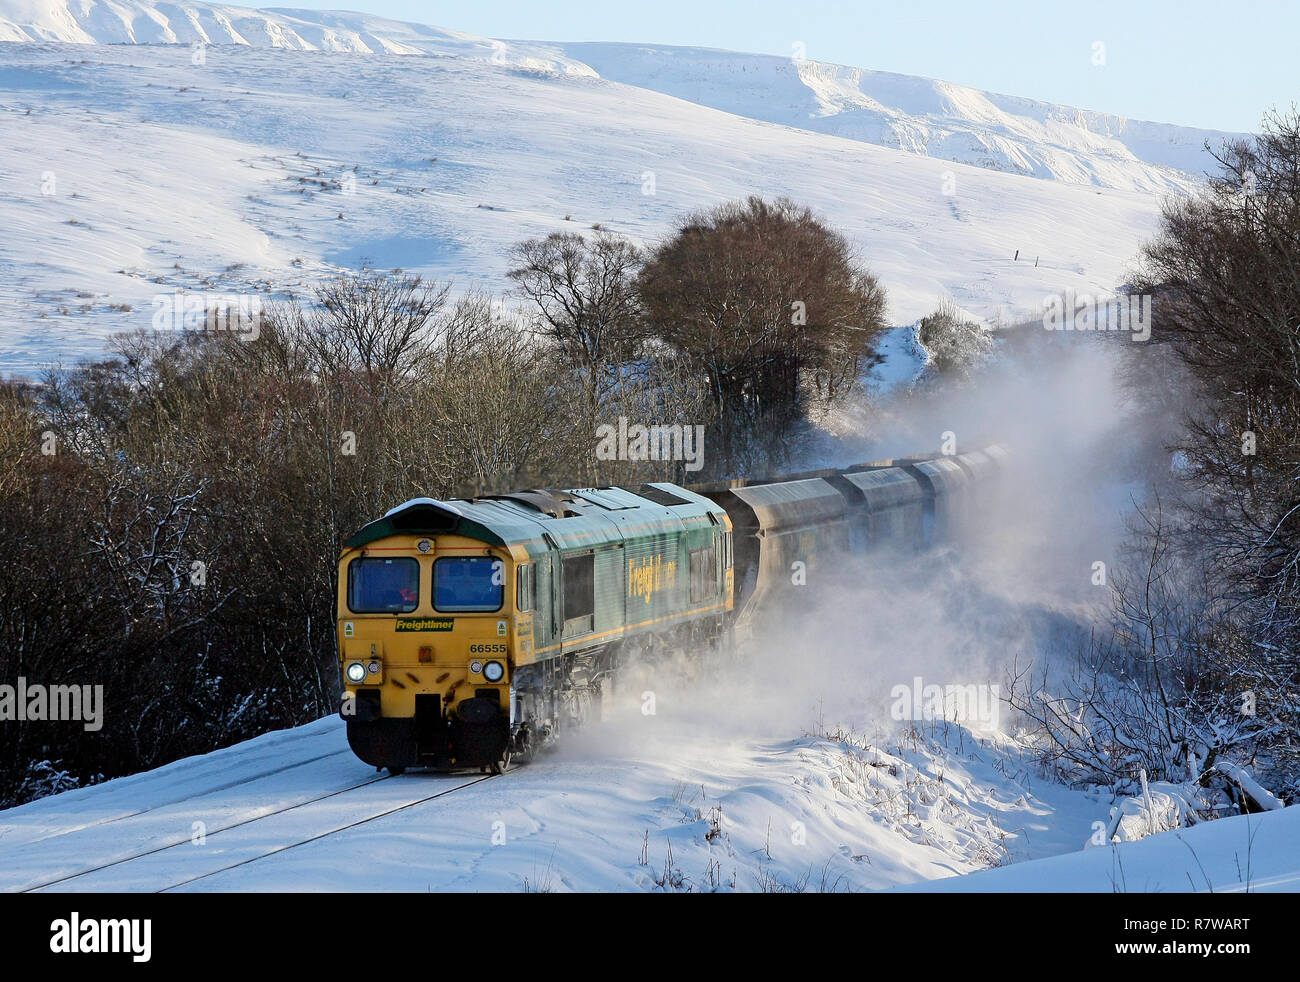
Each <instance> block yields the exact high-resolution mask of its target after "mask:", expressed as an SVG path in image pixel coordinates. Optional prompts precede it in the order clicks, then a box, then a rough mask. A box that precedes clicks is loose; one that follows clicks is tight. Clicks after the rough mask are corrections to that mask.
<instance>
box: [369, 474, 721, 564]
mask: <svg viewBox="0 0 1300 982" xmlns="http://www.w3.org/2000/svg"><path fill="white" fill-rule="evenodd" d="M725 514H726V512H725V510H724V509H723V508H722V507H721V506H720V505H716V504H714V503H713V502H712V501H710V500H709V499H707V498H705V497H702V496H701V495H698V494H696V493H695V492H693V491H688V490H686V489H685V488H681V487H678V486H677V485H675V484H668V483H666V482H662V483H657V484H641V485H636V486H634V487H605V488H577V489H574V490H569V491H555V490H550V489H538V490H532V491H518V492H514V493H512V494H503V495H485V496H482V497H478V498H457V499H453V500H451V501H438V500H436V499H434V498H413V499H411V500H410V501H407V502H404V503H402V504H400V505H398V506H397V507H396V508H393V509H391V510H390V511H388V512H387V513H386V514H385V515H384V516H383V517H382V518H379V519H376V520H375V521H373V522H370V523H369V524H367V525H364V526H362V528H360V529H359V530H358V531H357V532H355V533H353V534H352V536H351V537H349V538H348V540H347V541H346V542H345V543H344V548H347V549H356V548H359V547H361V546H364V545H366V544H368V543H371V542H374V541H376V540H377V539H383V538H386V537H388V536H390V535H460V536H464V537H466V538H470V539H476V540H478V541H480V542H486V543H488V544H489V545H525V546H527V545H534V546H539V547H542V546H544V545H545V543H546V539H547V538H549V539H550V540H551V541H552V542H553V543H554V544H555V545H556V546H560V547H564V548H570V549H573V548H581V547H582V546H584V545H585V546H591V545H594V544H596V543H599V542H602V541H606V540H610V539H615V540H617V539H623V538H625V537H627V536H626V533H633V534H634V535H635V534H637V533H640V534H642V535H653V534H655V533H657V532H669V531H680V530H682V529H684V528H687V527H690V526H692V525H699V524H710V523H713V522H716V521H717V520H718V519H717V516H722V515H725ZM711 515H712V516H715V517H714V518H710V516H711Z"/></svg>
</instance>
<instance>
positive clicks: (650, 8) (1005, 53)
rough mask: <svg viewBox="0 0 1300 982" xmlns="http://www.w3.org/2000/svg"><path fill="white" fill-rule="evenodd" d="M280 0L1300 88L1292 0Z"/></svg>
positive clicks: (1232, 90) (1196, 112) (1168, 105)
mask: <svg viewBox="0 0 1300 982" xmlns="http://www.w3.org/2000/svg"><path fill="white" fill-rule="evenodd" d="M239 2H241V3H245V4H247V5H249V6H260V5H261V4H259V3H258V2H257V0H239ZM263 2H265V0H263ZM280 3H281V4H283V5H284V6H297V7H313V8H316V9H340V8H341V9H351V10H365V11H369V12H371V13H376V14H381V15H383V16H386V17H392V18H395V19H398V20H411V21H418V22H420V23H425V24H435V25H437V26H439V27H446V28H451V29H454V30H460V31H466V32H469V33H472V34H482V35H487V36H489V37H499V38H527V39H542V40H557V41H642V42H656V43H664V44H683V45H701V46H705V47H714V48H730V49H732V50H736V51H754V52H761V53H765V54H777V55H789V54H791V53H792V51H793V45H794V44H795V43H796V42H802V43H803V45H804V46H805V48H806V51H807V57H809V58H811V59H815V60H818V61H830V62H837V63H839V64H845V65H855V66H858V67H862V68H873V69H878V70H883V71H893V72H901V73H903V74H907V75H924V76H929V77H935V78H943V79H947V80H949V81H953V82H959V83H962V84H964V85H970V86H973V87H975V88H979V89H986V90H990V91H993V92H1003V93H1008V94H1011V95H1020V96H1027V97H1031V98H1036V99H1042V100H1045V101H1048V102H1058V103H1064V104H1066V105H1072V106H1079V107H1081V108H1085V109H1096V110H1100V111H1103V112H1112V113H1116V114H1118V115H1121V116H1129V117H1133V118H1136V119H1150V120H1157V121H1160V122H1168V123H1180V124H1183V125H1188V126H1204V127H1209V128H1212V129H1226V130H1254V129H1256V128H1257V127H1258V124H1259V120H1260V117H1261V115H1262V114H1263V112H1264V111H1265V110H1266V109H1268V108H1269V107H1271V106H1274V105H1277V106H1279V107H1283V108H1285V107H1286V106H1288V105H1290V103H1291V102H1292V101H1297V102H1300V54H1298V53H1297V51H1296V47H1297V43H1298V42H1300V3H1297V2H1296V0H1289V2H1288V0H1234V2H1225V0H1217V2H1208V0H1186V2H1173V0H1151V2H1148V0H1128V2H1115V0H1080V2H1077V3H1068V4H1063V3H1060V2H1057V0H1038V2H1017V0H1006V2H994V0H987V2H978V0H976V2H967V3H962V2H955V0H927V2H917V3H912V2H899V0H894V2H833V0H743V2H738V0H649V2H647V0H599V2H592V0H553V2H550V3H538V2H536V0H533V2H529V0H323V2H322V0H305V2H304V0H280ZM268 5H270V4H268ZM1096 42H1101V43H1102V44H1104V45H1105V48H1104V56H1105V58H1104V62H1105V63H1104V64H1094V60H1095V57H1094V51H1095V50H1098V49H1095V48H1094V44H1095V43H1096Z"/></svg>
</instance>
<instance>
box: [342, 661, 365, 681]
mask: <svg viewBox="0 0 1300 982" xmlns="http://www.w3.org/2000/svg"><path fill="white" fill-rule="evenodd" d="M345 674H346V675H347V677H348V681H349V682H352V683H353V684H360V683H361V682H364V681H365V680H366V666H365V665H363V664H361V662H359V661H354V662H349V663H348V667H347V669H346V672H345Z"/></svg>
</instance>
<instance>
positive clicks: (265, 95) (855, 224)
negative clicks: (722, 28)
mask: <svg viewBox="0 0 1300 982" xmlns="http://www.w3.org/2000/svg"><path fill="white" fill-rule="evenodd" d="M182 10H185V11H191V12H194V16H193V17H189V15H186V16H185V17H182V16H181V11H182ZM236 14H238V15H239V17H244V18H245V20H248V19H249V18H251V19H252V20H253V21H256V22H257V23H258V24H260V25H262V26H261V27H259V28H258V29H257V30H253V29H252V28H250V27H248V26H247V23H245V21H241V20H239V19H238V17H236ZM74 15H75V16H74ZM110 15H111V16H110ZM127 15H129V16H127ZM123 17H126V18H127V19H126V21H124V20H123V19H122V18H123ZM223 18H224V19H223ZM259 18H260V19H259ZM286 18H288V19H290V20H293V23H294V24H296V25H297V26H296V27H295V29H294V32H290V31H288V28H287V27H285V28H284V29H283V30H280V29H278V28H277V29H275V30H273V29H272V27H270V26H267V25H273V24H281V22H283V24H287V23H288V20H286ZM128 22H129V23H128ZM250 22H251V21H250ZM308 23H310V24H314V25H316V28H315V30H316V33H314V34H313V33H312V32H311V31H308V30H307V27H306V26H304V25H306V24H308ZM123 24H126V26H125V27H123V26H122V25H123ZM220 24H225V25H226V28H223V30H225V31H226V33H225V34H222V33H221V31H218V29H217V25H220ZM241 24H242V25H243V28H240V25H241ZM283 24H282V25H281V26H282V27H283ZM6 25H7V26H6ZM322 25H324V26H322ZM119 28H120V29H119ZM236 28H240V29H236ZM327 28H328V31H327V30H326V29H327ZM277 30H279V33H277ZM200 31H201V33H200ZM322 31H325V32H326V33H321V32H322ZM5 32H7V34H6V33H5ZM295 32H296V33H295ZM329 32H333V33H329ZM349 32H351V33H349ZM327 34H328V38H332V39H333V40H328V41H327V37H326V35H327ZM353 35H355V36H356V37H358V38H361V37H364V38H368V39H370V40H369V41H367V43H366V44H365V46H364V50H363V48H362V46H360V45H358V44H353V43H352V42H351V41H348V42H347V43H344V42H343V41H341V40H339V39H340V38H345V37H346V38H351V37H352V36H353ZM4 36H7V37H11V38H13V39H14V40H15V42H16V43H9V44H4V43H0V227H3V228H4V230H5V234H4V235H3V236H2V237H0V371H4V372H8V373H12V372H29V373H30V372H33V371H36V370H37V369H39V368H40V367H41V366H43V365H46V364H48V363H50V362H52V361H55V360H59V359H62V360H64V361H65V362H68V361H72V360H75V359H76V358H77V357H79V356H83V355H90V354H94V353H96V352H98V351H100V350H102V344H103V340H104V338H105V337H106V336H107V335H108V334H110V333H112V332H114V331H121V330H129V329H135V328H148V327H150V326H151V324H152V318H153V313H154V310H155V308H154V298H155V297H157V296H159V295H161V294H171V293H172V292H173V291H175V290H187V291H196V290H203V291H208V292H212V293H255V294H257V295H260V296H263V297H272V296H278V295H283V294H284V293H285V292H286V291H292V290H303V289H307V288H309V287H310V286H311V285H312V284H313V283H315V282H318V281H319V279H320V278H321V277H322V276H327V275H329V274H331V273H333V272H336V271H338V270H340V269H345V268H355V267H356V266H358V265H359V264H361V263H362V262H365V261H368V262H371V263H372V264H374V265H378V266H384V267H391V266H400V267H403V268H406V269H410V270H415V271H418V272H420V273H423V274H426V275H429V276H434V277H439V278H450V279H452V280H453V281H454V282H455V284H456V285H457V287H460V288H467V287H471V286H480V287H486V288H488V289H491V290H495V291H500V290H502V289H504V288H505V287H506V286H507V285H508V283H507V281H506V279H505V277H504V273H505V271H506V269H507V268H508V259H507V256H506V251H507V249H508V248H509V246H510V245H512V244H513V243H515V242H517V241H519V240H520V239H522V238H525V237H528V236H534V235H540V234H545V233H548V232H552V231H558V230H585V229H588V228H589V227H590V226H592V225H593V224H597V223H599V224H601V225H604V226H607V227H609V228H611V229H613V230H614V231H616V232H619V233H622V234H626V235H628V236H630V237H631V238H633V239H634V240H636V241H639V242H652V241H654V240H656V239H657V238H658V237H660V236H662V235H663V234H665V233H666V232H667V231H669V230H670V229H671V227H672V225H673V223H674V221H675V220H676V219H678V218H679V217H680V216H682V215H683V214H684V213H686V212H688V211H690V210H692V209H697V208H701V207H706V206H710V205H713V204H716V203H718V202H720V201H723V200H727V199H735V198H738V197H743V196H745V195H748V194H753V193H758V194H763V195H769V196H774V195H778V194H785V195H789V196H791V197H793V198H795V199H796V200H798V201H800V202H806V203H808V204H810V205H812V206H813V207H815V208H816V209H817V210H818V211H819V212H820V213H821V214H822V215H823V216H825V217H826V218H827V219H828V220H829V221H830V222H831V223H833V224H834V225H836V226H838V227H840V228H842V229H843V230H844V231H845V232H846V233H847V234H848V236H849V237H850V239H851V241H852V242H853V244H854V246H855V247H856V248H857V250H858V251H859V252H860V254H861V256H862V257H863V259H864V260H865V261H866V263H867V264H868V265H869V266H870V268H871V269H872V270H873V271H874V272H875V273H876V274H877V275H878V276H879V277H880V279H881V280H882V282H883V283H884V285H885V286H886V288H887V289H888V292H889V299H890V306H889V311H888V314H889V316H890V318H891V320H892V321H893V322H894V323H896V324H906V323H910V322H912V321H915V319H916V318H918V317H920V316H922V315H924V314H926V313H928V312H929V311H930V310H932V309H933V308H934V307H935V305H936V304H937V302H938V300H939V298H940V297H941V296H944V295H945V294H947V295H951V296H953V297H954V299H955V300H956V301H957V303H958V304H959V305H960V306H962V307H963V308H965V309H968V310H970V311H972V312H974V313H977V314H979V315H980V316H983V317H993V316H997V315H999V314H1000V313H1004V312H1007V311H1010V312H1012V313H1015V312H1019V311H1024V310H1034V309H1041V304H1042V300H1043V298H1044V297H1045V296H1046V295H1048V294H1059V293H1061V292H1063V291H1065V290H1069V289H1073V290H1076V291H1078V292H1081V293H1082V292H1094V293H1097V292H1109V291H1111V290H1112V289H1113V288H1114V287H1115V286H1116V284H1118V283H1120V282H1121V281H1122V280H1123V279H1124V276H1125V273H1126V271H1127V269H1128V267H1129V265H1130V263H1131V261H1132V259H1133V256H1134V255H1135V252H1136V249H1137V247H1138V244H1139V243H1140V241H1141V240H1142V239H1143V238H1144V237H1145V236H1147V235H1149V234H1150V232H1151V231H1152V230H1153V228H1154V223H1155V220H1156V216H1157V209H1158V204H1159V197H1160V194H1161V193H1164V192H1169V191H1178V190H1180V189H1185V188H1187V187H1190V186H1191V184H1192V182H1193V180H1194V177H1195V172H1196V171H1198V170H1199V169H1201V164H1200V161H1201V160H1202V159H1203V158H1202V157H1200V156H1198V154H1197V152H1195V151H1194V149H1189V148H1194V147H1195V146H1199V143H1200V140H1201V138H1202V137H1204V136H1205V135H1206V134H1204V133H1201V132H1200V131H1190V130H1183V129H1179V128H1177V127H1154V128H1153V126H1152V125H1150V124H1137V123H1131V122H1130V121H1123V120H1114V119H1108V120H1101V119H1100V117H1097V118H1094V117H1093V116H1092V115H1090V114H1085V113H1077V112H1075V111H1073V110H1066V109H1061V108H1060V107H1050V106H1044V105H1042V104H1037V103H1030V102H1028V101H1025V100H1020V101H1017V100H1009V99H1004V98H1002V97H993V96H987V95H986V94H983V93H977V92H974V91H973V90H964V89H960V88H959V87H954V86H948V85H947V84H946V83H939V82H931V81H929V80H923V79H909V78H905V77H902V76H885V75H876V74H872V73H869V72H861V71H859V70H857V69H839V68H837V67H836V66H818V65H816V64H814V63H794V62H787V61H783V60H782V59H771V58H762V57H759V56H746V55H731V54H725V53H719V52H712V51H705V50H700V49H645V50H642V49H634V48H629V47H622V46H617V45H606V46H600V45H596V46H593V45H557V44H547V43H542V42H509V43H506V42H497V41H492V40H489V39H483V38H473V37H471V36H468V35H460V34H456V33H455V32H450V31H443V30H439V29H436V28H424V27H420V26H419V25H401V24H395V23H394V22H383V23H382V24H381V23H378V22H374V19H373V18H371V19H367V18H365V17H363V16H362V15H350V14H338V13H332V14H322V13H313V12H308V11H296V12H294V11H276V12H266V13H260V14H259V13H256V12H250V11H242V12H240V11H239V9H238V8H217V7H208V6H205V5H203V4H188V5H186V6H185V7H184V8H180V7H175V6H172V5H166V4H162V5H157V6H154V5H150V4H147V3H142V2H126V3H118V4H114V5H113V6H112V7H111V8H110V7H109V6H108V5H106V4H103V3H96V2H95V0H74V2H72V3H67V2H63V0H0V37H4ZM204 36H206V37H209V38H211V39H213V40H216V41H232V42H237V41H242V42H245V43H229V44H214V45H211V46H208V47H206V48H204V49H203V50H202V51H200V52H196V51H194V50H192V49H191V47H189V46H188V44H156V43H148V44H146V43H137V44H134V45H130V44H92V43H85V42H88V41H94V40H99V41H132V40H134V41H137V42H159V41H174V40H176V41H189V40H191V39H192V38H199V37H204ZM294 37H297V38H298V39H299V40H300V41H301V42H302V43H299V42H298V41H294V40H293V38H294ZM24 38H35V39H37V40H34V41H33V40H22V39H24ZM49 38H56V39H60V41H59V43H49V42H47V41H45V40H43V39H49ZM378 38H387V39H391V43H385V44H380V43H379V42H378V40H376V39H378ZM63 42H67V43H63ZM72 42H81V43H72ZM371 42H373V43H371ZM399 42H400V43H399ZM267 45H281V47H268V46H267ZM312 47H314V48H317V49H320V48H324V49H326V50H299V49H301V48H312ZM396 51H402V52H406V53H401V54H397V53H393V52H396ZM365 52H370V53H365ZM584 59H585V60H584ZM196 61H197V62H199V63H197V64H196ZM593 65H595V66H597V67H593ZM751 69H752V71H751ZM738 77H743V78H745V79H747V80H750V81H747V82H746V83H745V84H744V85H741V84H739V83H738V82H737V78H738ZM674 80H680V84H679V83H678V81H674ZM751 82H752V84H751ZM850 90H851V91H850ZM727 93H730V95H729V96H728V98H726V99H724V98H723V94H727ZM854 93H857V95H854ZM692 100H695V101H692ZM863 100H867V101H868V102H870V104H871V105H872V106H877V105H878V106H879V107H881V108H880V109H879V110H876V109H872V110H870V111H871V112H875V113H877V115H879V114H880V113H884V114H885V115H886V116H888V118H889V122H888V124H887V125H886V124H885V123H880V124H879V125H877V124H875V123H872V124H871V125H869V126H868V125H867V124H865V123H863V122H862V119H863V118H864V117H863V116H862V114H863V113H864V112H868V110H867V109H864V108H863V106H864V105H866V103H864V102H863ZM837 119H838V120H841V124H842V125H841V124H834V123H832V122H831V121H833V120H837ZM850 119H852V120H857V121H858V122H856V123H854V124H853V125H851V126H850V125H848V122H847V121H848V120H850ZM882 127H883V129H882ZM886 130H888V132H886ZM903 132H907V133H911V134H913V135H912V136H909V137H908V138H907V139H902V137H900V136H899V135H898V134H899V133H903ZM891 134H892V135H891ZM918 134H919V135H918ZM963 134H964V135H963ZM1125 140H1127V141H1129V142H1128V143H1125V142H1123V141H1125ZM878 143H879V144H883V146H878V145H876V144H878ZM986 144H987V145H986ZM898 147H902V148H903V149H897V148H898ZM943 158H950V159H943ZM1175 167H1177V168H1181V169H1180V170H1174V169H1171V168H1175ZM1025 175H1034V176H1025ZM1017 252H1018V253H1019V260H1018V261H1017V260H1016V259H1015V256H1016V254H1017Z"/></svg>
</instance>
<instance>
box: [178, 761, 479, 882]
mask: <svg viewBox="0 0 1300 982" xmlns="http://www.w3.org/2000/svg"><path fill="white" fill-rule="evenodd" d="M391 776H392V775H391V774H386V775H384V777H381V778H376V780H379V781H383V780H385V779H387V778H388V777H391ZM500 776H501V775H500V774H485V775H483V776H482V777H478V778H475V779H474V780H473V781H468V782H466V783H465V784H459V785H457V786H456V787H454V788H444V789H443V790H441V791H439V792H437V793H435V794H431V795H426V796H425V797H423V798H419V799H417V800H416V801H410V802H407V803H406V804H404V805H397V806H395V807H393V808H388V809H386V810H384V811H382V812H380V813H379V814H377V815H371V816H369V817H368V818H362V819H358V820H357V821H355V822H349V823H348V824H347V825H340V826H339V827H338V828H336V829H330V830H329V831H328V832H318V833H317V834H316V835H313V836H309V837H308V838H306V839H299V840H298V841H297V842H290V843H289V844H288V845H283V846H276V847H275V848H274V849H271V850H268V851H267V852H264V853H259V854H258V855H256V856H250V857H249V858H248V859H241V860H240V861H239V862H237V863H231V864H230V865H229V866H223V867H221V868H220V869H214V870H211V871H210V872H207V873H200V874H199V875H198V876H192V877H190V878H189V879H188V880H182V881H181V882H180V883H173V884H172V885H171V886H168V887H163V888H162V889H161V890H155V891H154V893H166V892H167V891H169V890H176V889H178V888H180V887H183V886H186V885H187V884H190V883H195V882H197V881H199V880H206V879H207V878H208V877H210V876H216V875H217V874H218V873H225V872H227V871H228V870H232V869H238V868H239V867H241V866H247V865H248V864H249V863H255V862H257V861H258V860H259V859H267V858H268V857H270V856H275V855H278V854H279V853H282V852H288V851H289V850H290V849H296V848H298V847H299V846H305V845H307V844H308V843H309V842H316V841H318V840H320V839H324V838H328V837H329V836H331V835H338V834H339V833H340V832H346V831H347V830H348V829H354V828H356V827H357V826H359V825H366V824H368V823H369V822H374V821H377V820H378V819H381V818H385V817H387V816H389V815H395V814H396V813H397V812H400V811H406V809H408V808H414V807H415V806H416V805H422V804H424V803H425V802H426V801H433V800H434V799H435V798H442V797H444V796H446V795H449V794H451V793H452V792H454V791H463V790H464V789H465V788H471V787H473V786H474V785H476V784H482V783H483V782H484V781H490V780H492V779H493V778H494V777H500ZM367 783H369V784H374V783H375V781H369V782H367ZM326 797H329V796H328V795H327V796H326ZM285 810H286V811H288V809H285ZM186 841H188V840H186Z"/></svg>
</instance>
